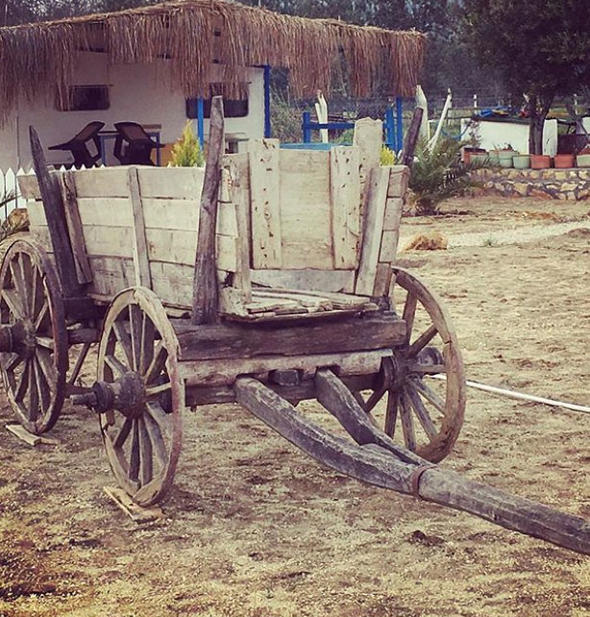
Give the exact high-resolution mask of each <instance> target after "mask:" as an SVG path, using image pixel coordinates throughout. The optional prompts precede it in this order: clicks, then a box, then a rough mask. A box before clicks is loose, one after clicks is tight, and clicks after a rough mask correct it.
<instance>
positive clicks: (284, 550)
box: [0, 199, 590, 617]
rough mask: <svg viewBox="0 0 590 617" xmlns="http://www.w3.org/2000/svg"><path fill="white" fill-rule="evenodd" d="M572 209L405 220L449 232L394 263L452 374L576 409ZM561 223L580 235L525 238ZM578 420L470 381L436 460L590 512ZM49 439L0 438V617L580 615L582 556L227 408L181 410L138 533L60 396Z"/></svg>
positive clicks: (510, 205) (523, 206)
mask: <svg viewBox="0 0 590 617" xmlns="http://www.w3.org/2000/svg"><path fill="white" fill-rule="evenodd" d="M589 209H590V206H588V205H586V204H583V203H582V204H571V203H567V204H566V203H559V202H543V201H532V200H518V201H516V200H493V199H478V200H467V199H465V200H457V201H453V202H450V203H449V204H447V206H446V207H445V214H444V215H443V216H442V217H439V218H436V219H433V218H427V217H422V218H416V219H407V220H404V224H403V237H404V240H405V239H407V238H409V237H410V236H411V235H413V234H414V233H418V232H423V231H429V230H438V231H441V232H442V233H444V234H445V235H447V236H448V237H449V239H450V240H451V248H449V250H447V251H436V252H424V251H421V252H408V253H401V254H400V259H401V263H402V264H403V265H404V266H406V267H408V268H410V269H411V270H412V271H413V272H414V273H416V274H417V275H419V276H421V277H423V279H424V280H425V281H426V282H427V284H428V285H429V286H431V287H432V288H433V289H435V290H437V291H438V293H439V295H440V296H441V298H442V299H443V300H444V302H445V303H446V304H447V305H448V308H449V310H450V312H451V314H452V315H453V318H454V321H455V326H456V330H457V333H458V335H459V339H460V343H461V346H462V349H463V354H464V360H465V365H466V370H467V374H468V377H470V378H472V379H477V380H481V381H484V382H486V383H491V384H495V385H501V386H502V385H503V386H507V387H510V388H515V389H519V390H522V391H526V392H530V393H534V394H538V395H542V396H550V397H555V398H560V399H564V400H568V401H572V402H577V403H580V404H585V405H589V404H590V393H589V390H588V384H589V383H590V360H589V345H588V342H589V340H590V293H589V292H590V232H588V230H587V229H588V227H589V219H588V210H589ZM568 221H569V222H571V221H574V222H575V221H578V222H579V225H576V227H580V228H581V229H578V230H574V231H569V232H568V233H560V235H549V236H548V235H547V231H546V230H545V231H543V227H547V226H548V225H553V224H554V223H560V222H568ZM531 227H535V228H538V230H539V235H538V237H536V239H531V238H530V236H527V241H526V242H519V241H518V232H519V230H525V229H529V228H531ZM507 231H509V232H516V243H514V244H502V243H501V242H499V241H496V240H494V238H498V237H499V236H500V234H501V233H503V232H507ZM478 233H479V234H481V233H483V234H484V236H481V237H482V238H483V240H482V241H481V242H479V243H476V242H475V240H473V239H471V240H470V241H469V242H467V243H466V244H471V245H470V246H461V237H463V236H465V235H467V237H469V238H473V237H474V236H473V234H478ZM549 233H551V232H549ZM469 234H471V236H470V235H469ZM486 234H489V238H490V239H489V240H488V236H487V235H486ZM464 244H465V242H464ZM453 247H454V248H453ZM11 419H12V416H11V411H10V408H9V406H8V404H7V402H6V399H5V397H4V395H3V394H0V423H1V424H2V425H4V424H5V423H6V422H8V421H10V420H11ZM589 428H590V416H588V415H584V414H581V413H574V412H568V411H564V410H561V409H552V408H549V407H545V406H541V405H536V404H530V403H523V402H518V401H514V400H510V399H506V398H499V397H493V396H491V395H488V394H485V393H482V392H477V391H473V390H470V391H469V397H468V406H467V413H466V418H465V424H464V427H463V431H462V433H461V435H460V437H459V440H458V442H457V444H456V446H455V448H454V450H453V452H452V453H451V455H450V456H449V457H448V458H447V459H446V460H445V461H444V463H443V465H445V466H446V467H448V468H450V469H454V470H456V471H458V472H461V473H463V474H465V476H466V477H468V478H472V479H476V480H480V481H484V482H489V483H491V484H493V485H495V486H497V487H499V488H502V489H505V490H508V491H511V492H514V493H517V494H520V495H523V496H527V497H530V498H533V499H537V500H540V501H543V502H545V503H547V504H550V505H552V506H555V507H558V508H560V509H562V510H564V511H566V512H570V513H572V514H577V515H581V516H584V517H586V518H587V519H590V482H589V480H588V477H589V475H588V471H589V469H590V453H589V451H588V431H589ZM53 434H54V435H55V436H56V437H58V438H59V439H60V440H61V441H62V445H61V446H58V447H37V448H35V449H33V448H30V447H28V446H26V445H23V444H22V443H21V442H19V441H17V440H16V439H15V438H14V437H13V436H11V435H10V434H9V433H7V432H6V431H4V430H2V431H0V512H1V516H0V616H2V617H24V616H39V617H50V616H59V617H66V616H72V617H73V616H76V617H131V616H133V617H135V616H140V615H141V616H147V617H160V616H161V617H173V616H183V615H201V616H203V617H226V616H227V617H229V616H236V617H238V616H239V617H295V616H301V617H304V616H306V617H307V616H309V617H324V616H328V615H329V616H338V617H369V616H371V617H442V616H448V617H453V616H465V617H467V616H469V617H480V616H482V615H485V616H487V617H509V616H519V617H529V616H530V617H533V616H535V617H537V616H539V617H582V616H585V615H589V614H590V559H588V558H585V557H583V556H581V555H578V554H576V553H573V552H570V551H568V550H565V549H561V548H557V547H555V546H553V545H550V544H547V543H545V542H542V541H539V540H536V539H533V538H529V537H526V536H523V535H520V534H517V533H514V532H510V531H507V530H504V529H502V528H500V527H496V526H494V525H492V524H490V523H488V522H485V521H483V520H480V519H477V518H475V517H473V516H469V515H467V514H464V513H460V512H456V511H453V510H450V509H445V508H442V507H438V506H434V505H429V504H426V503H423V502H418V501H416V500H414V499H413V498H410V497H405V496H401V495H398V494H396V493H392V492H386V491H383V490H379V489H375V488H372V487H367V486H363V485H361V484H359V483H357V482H356V481H354V480H351V479H348V478H346V477H342V476H340V475H338V474H336V473H334V472H332V471H330V470H327V469H325V468H323V467H322V466H320V465H319V464H317V463H315V462H314V461H313V460H311V459H309V458H308V457H306V456H305V455H303V454H302V453H300V452H299V451H297V450H296V449H295V448H293V447H291V446H290V445H289V444H288V443H287V442H285V441H284V440H283V439H282V438H280V437H278V436H276V435H275V434H274V433H273V432H272V431H271V430H270V429H267V428H266V427H265V426H264V425H262V424H261V423H260V422H259V421H258V420H256V419H255V418H254V417H252V416H250V415H249V414H248V413H247V412H245V411H244V410H242V409H240V408H239V407H237V406H232V405H225V406H215V407H213V406H211V407H207V408H203V409H200V410H199V411H198V412H197V413H196V414H187V415H186V416H185V439H184V447H183V453H182V458H181V463H180V465H179V469H178V472H177V480H176V485H175V487H174V489H173V491H172V494H171V496H170V499H169V500H168V501H167V502H166V504H165V505H164V512H165V518H164V519H162V520H160V521H157V522H154V523H151V524H148V525H144V526H138V525H137V524H135V523H133V522H132V521H131V520H129V519H128V518H126V517H125V516H124V515H123V514H122V513H121V512H120V511H119V510H118V509H117V508H116V506H114V505H113V503H112V502H110V501H109V500H108V498H107V497H106V496H105V495H104V493H103V492H102V487H103V486H104V485H108V484H112V483H113V479H112V477H111V475H110V472H109V470H108V464H107V462H106V458H105V455H104V453H103V452H102V448H101V442H100V437H99V431H98V426H97V421H96V419H95V418H94V417H93V416H92V414H91V413H90V412H89V411H87V410H84V409H79V408H77V409H74V408H72V407H70V406H68V405H67V406H66V407H65V409H64V412H63V416H62V417H61V419H60V421H59V422H58V424H57V426H56V428H55V429H54V431H53Z"/></svg>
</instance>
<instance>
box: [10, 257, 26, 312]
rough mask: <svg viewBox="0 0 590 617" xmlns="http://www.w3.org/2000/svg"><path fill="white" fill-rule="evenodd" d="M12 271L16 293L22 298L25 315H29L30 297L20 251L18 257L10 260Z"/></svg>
mask: <svg viewBox="0 0 590 617" xmlns="http://www.w3.org/2000/svg"><path fill="white" fill-rule="evenodd" d="M10 273H11V274H12V282H13V284H14V287H15V290H16V293H17V294H18V296H19V297H20V298H21V306H22V308H23V309H24V315H25V316H26V317H28V316H29V315H28V311H27V310H26V309H27V308H28V298H29V293H28V291H29V290H28V289H27V284H26V282H25V280H24V275H23V268H22V253H19V254H18V256H17V257H15V258H14V259H12V260H11V262H10Z"/></svg>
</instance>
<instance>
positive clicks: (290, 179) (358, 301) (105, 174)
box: [19, 119, 408, 321]
mask: <svg viewBox="0 0 590 617" xmlns="http://www.w3.org/2000/svg"><path fill="white" fill-rule="evenodd" d="M380 131H381V128H380V122H375V121H371V120H368V119H367V120H363V121H359V122H358V123H357V129H356V134H355V144H356V145H354V146H349V147H335V148H333V149H332V150H331V151H311V150H309V151H305V150H286V149H281V148H280V147H279V142H278V140H273V139H265V140H259V141H254V142H251V143H250V151H249V152H248V153H243V154H230V155H225V157H224V162H223V172H222V182H221V189H220V195H219V209H218V224H217V235H216V242H217V246H216V253H217V269H218V276H219V281H220V302H221V313H222V314H224V315H225V316H226V317H229V318H234V319H239V320H256V321H259V320H265V319H269V318H276V317H280V318H285V317H286V316H296V315H299V316H301V315H311V314H318V313H326V312H365V311H371V310H375V309H376V308H377V306H376V304H375V303H374V302H373V301H372V298H375V297H379V296H384V295H387V293H388V290H389V285H390V281H391V264H392V262H393V261H394V259H395V253H396V248H397V241H398V230H399V224H400V218H401V210H402V204H403V199H404V195H405V191H406V188H407V179H408V170H407V168H406V167H404V166H394V167H380V166H379V164H378V155H379V148H378V146H377V145H376V142H377V141H380V138H381V136H380ZM54 176H55V177H56V178H57V181H58V182H59V183H60V185H61V188H62V191H63V193H64V197H65V199H64V202H65V207H66V213H67V218H68V231H69V234H70V241H71V244H72V247H73V249H74V254H75V259H76V268H77V275H78V280H79V282H80V283H84V284H87V285H88V289H89V295H90V297H92V298H93V299H94V300H95V301H97V302H110V300H111V299H112V298H113V296H114V295H116V294H117V293H118V292H120V291H121V290H122V289H125V288H127V287H130V286H132V285H135V284H141V285H144V286H146V287H149V288H151V289H152V290H153V291H154V292H155V293H156V294H157V295H158V296H159V297H160V298H161V300H162V302H163V304H164V306H166V307H167V308H168V309H169V310H170V313H171V314H174V315H177V314H179V313H180V314H181V313H182V312H184V311H188V310H189V309H190V306H191V299H192V286H193V271H194V263H195V255H196V245H197V230H198V223H199V221H198V218H199V199H200V195H201V190H202V187H203V180H204V170H203V169H200V168H153V167H112V168H99V169H90V170H80V171H66V172H54ZM19 181H20V187H21V191H22V193H23V195H24V196H25V197H26V198H27V199H28V204H27V207H28V211H29V217H30V223H31V231H32V233H33V234H34V235H35V236H36V237H37V238H38V240H39V242H40V243H41V244H42V245H43V246H44V247H45V248H46V250H48V251H49V252H51V242H50V239H49V233H48V228H47V223H46V220H45V215H44V211H43V207H42V202H41V198H40V194H39V189H38V186H37V181H36V177H35V176H33V175H30V176H21V177H20V179H19ZM135 254H137V256H138V260H137V262H134V255H135Z"/></svg>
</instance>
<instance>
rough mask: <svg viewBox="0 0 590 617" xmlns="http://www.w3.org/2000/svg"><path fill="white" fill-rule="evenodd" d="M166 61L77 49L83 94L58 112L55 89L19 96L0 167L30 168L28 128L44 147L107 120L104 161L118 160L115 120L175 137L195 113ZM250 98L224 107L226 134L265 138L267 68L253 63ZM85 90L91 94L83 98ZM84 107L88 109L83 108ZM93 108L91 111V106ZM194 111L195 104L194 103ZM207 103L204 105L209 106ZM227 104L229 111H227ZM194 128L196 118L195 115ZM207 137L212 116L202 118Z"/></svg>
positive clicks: (62, 157) (0, 139)
mask: <svg viewBox="0 0 590 617" xmlns="http://www.w3.org/2000/svg"><path fill="white" fill-rule="evenodd" d="M170 72H171V66H170V62H169V61H168V60H157V61H155V62H152V63H149V64H147V63H141V64H140V63H136V64H113V63H111V62H110V61H109V56H108V54H106V53H100V52H90V51H79V52H78V53H77V54H76V60H75V71H74V79H73V82H72V84H71V86H72V88H74V89H75V90H76V92H79V93H81V94H82V96H81V97H79V99H81V100H79V101H78V103H79V104H78V105H76V103H77V101H75V100H74V101H73V103H74V104H73V105H72V107H74V108H73V109H67V110H60V105H59V103H58V101H57V100H56V94H55V92H51V91H50V92H40V93H39V97H38V98H36V99H35V100H33V101H27V100H26V98H25V97H23V96H21V97H19V100H18V102H17V104H16V106H15V107H14V109H13V110H12V111H11V113H10V114H9V115H8V117H7V119H6V121H5V123H4V125H3V126H1V127H0V169H8V168H11V167H12V168H14V169H16V168H18V167H28V166H29V164H30V162H31V154H30V147H29V136H28V127H29V125H33V126H34V127H35V128H36V129H37V131H38V132H39V134H40V136H41V139H42V142H43V144H44V145H46V146H51V145H54V144H58V143H62V142H64V141H67V140H68V139H70V138H71V137H73V136H74V135H75V134H76V133H77V132H78V131H80V130H81V129H82V128H83V127H84V126H85V125H86V124H88V123H89V122H92V121H94V120H98V121H102V122H104V123H105V127H104V132H105V135H104V136H103V143H104V146H105V158H106V160H105V161H104V162H105V163H106V164H116V163H117V161H116V160H115V159H114V157H113V155H112V150H113V145H114V135H113V134H111V135H107V134H106V132H107V131H110V132H111V133H112V131H113V127H114V123H115V122H121V121H132V122H137V123H139V124H141V125H143V126H144V127H146V129H147V130H148V131H149V132H150V133H151V134H152V135H153V136H154V137H156V136H157V137H158V138H159V140H160V141H161V143H164V144H166V143H172V142H174V141H176V140H177V139H178V138H179V137H180V134H181V132H182V130H183V128H184V126H185V124H186V122H187V118H188V116H189V115H192V116H194V115H196V114H191V113H190V110H187V107H189V108H190V107H191V105H190V103H189V105H188V106H187V99H186V98H185V96H184V95H183V94H182V92H179V91H178V90H177V89H174V88H173V87H171V76H170ZM247 79H248V81H247V93H248V98H247V99H246V100H245V101H243V102H240V104H236V105H234V106H233V108H232V106H231V105H229V106H227V105H226V115H227V119H226V132H227V134H228V136H229V138H231V137H232V136H235V138H236V139H237V140H242V139H253V138H260V137H264V129H265V99H264V97H265V70H264V68H261V67H259V68H255V67H251V68H249V69H248V71H247ZM84 94H87V96H84ZM79 107H84V109H79ZM89 107H90V109H89ZM192 107H193V109H194V108H195V105H193V106H192ZM205 107H206V106H205ZM228 107H229V109H228ZM232 116H238V117H232ZM192 119H193V121H194V123H195V132H196V133H197V132H198V124H199V123H198V119H197V118H192ZM203 127H204V133H205V136H206V135H207V134H208V130H209V129H208V119H207V118H206V117H205V118H204V119H203ZM47 155H48V161H49V162H50V163H53V164H57V165H60V164H62V163H68V162H71V160H72V156H71V154H69V153H67V152H64V151H49V152H48V153H47Z"/></svg>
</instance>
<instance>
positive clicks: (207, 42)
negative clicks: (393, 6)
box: [0, 0, 425, 119]
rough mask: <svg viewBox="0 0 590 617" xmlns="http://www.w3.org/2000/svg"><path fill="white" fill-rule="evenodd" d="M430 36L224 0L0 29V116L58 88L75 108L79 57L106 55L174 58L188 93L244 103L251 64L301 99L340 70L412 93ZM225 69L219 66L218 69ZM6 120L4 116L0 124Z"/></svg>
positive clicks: (175, 78) (177, 78) (356, 84)
mask: <svg viewBox="0 0 590 617" xmlns="http://www.w3.org/2000/svg"><path fill="white" fill-rule="evenodd" d="M424 44H425V37H424V35H422V34H420V33H418V32H414V31H412V32H393V31H388V30H383V29H380V28H374V27H360V26H352V25H348V24H344V23H342V22H339V21H334V20H325V19H324V20H314V19H307V18H302V17H292V16H287V15H281V14H278V13H273V12H271V11H267V10H265V9H259V8H254V7H249V6H244V5H241V4H237V3H233V2H227V1H224V0H186V1H176V2H166V3H163V4H159V5H152V6H149V7H143V8H139V9H132V10H127V11H121V12H119V13H108V14H102V15H90V16H85V17H78V18H72V19H68V20H61V21H55V22H47V23H39V24H31V25H24V26H15V27H12V28H0V97H1V101H2V102H1V104H0V105H1V111H0V115H2V116H4V118H6V117H7V115H8V114H9V112H10V111H11V110H12V109H13V108H14V105H15V104H16V99H17V96H18V94H22V95H23V96H24V97H25V98H26V99H28V100H33V99H34V98H37V97H38V96H39V94H40V93H41V92H47V91H48V90H52V89H54V88H55V89H56V96H57V98H58V101H59V102H61V103H62V104H63V103H64V102H65V101H67V97H68V93H69V85H71V84H72V79H73V75H74V68H75V54H76V51H77V50H93V51H97V50H100V51H105V52H106V53H108V54H109V59H110V61H111V62H112V63H122V64H125V63H150V62H154V61H156V60H158V59H161V58H166V59H169V61H170V63H171V68H172V85H173V86H174V87H176V88H177V89H179V90H180V91H182V92H183V94H184V95H185V96H203V97H208V96H209V94H210V85H209V84H210V83H212V82H214V83H216V84H218V86H217V90H218V91H222V92H223V93H224V94H225V95H226V96H229V97H232V98H239V97H242V96H244V83H245V81H246V68H245V67H247V66H256V65H264V64H269V65H271V66H281V67H285V68H287V69H289V78H290V84H291V88H292V90H293V94H294V95H295V96H297V97H303V96H310V95H315V92H316V90H323V91H324V92H327V93H329V92H330V86H331V80H332V75H333V72H334V69H335V65H338V63H341V64H342V66H341V67H339V69H340V70H343V71H344V75H345V77H346V80H347V82H348V84H349V85H350V87H351V88H352V91H353V94H354V95H356V96H359V97H366V96H369V95H370V94H371V93H372V92H373V91H374V90H375V88H376V87H377V86H381V87H384V89H385V91H386V92H387V93H389V94H401V95H413V93H414V89H415V87H416V84H417V82H418V76H419V71H420V69H421V67H422V62H423V56H424ZM215 65H216V66H215ZM0 119H1V118H0Z"/></svg>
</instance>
